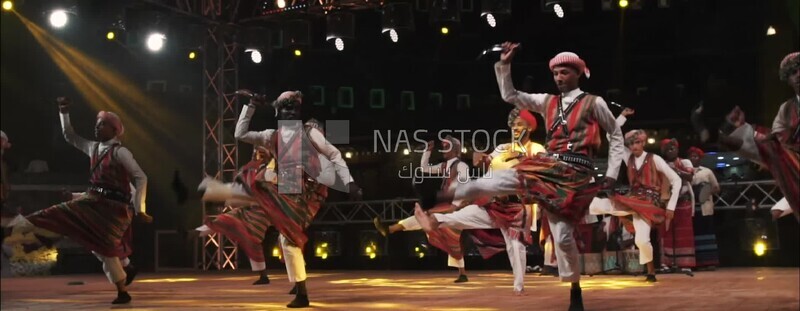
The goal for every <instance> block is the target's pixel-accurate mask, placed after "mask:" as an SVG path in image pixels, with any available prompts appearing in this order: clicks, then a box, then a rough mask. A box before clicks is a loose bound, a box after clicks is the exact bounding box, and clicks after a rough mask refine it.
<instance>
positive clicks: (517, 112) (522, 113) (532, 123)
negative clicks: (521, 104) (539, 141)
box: [508, 108, 537, 131]
mask: <svg viewBox="0 0 800 311" xmlns="http://www.w3.org/2000/svg"><path fill="white" fill-rule="evenodd" d="M517 117H519V118H520V119H522V120H524V121H525V122H527V123H528V127H529V128H531V131H535V130H536V125H537V122H536V117H534V116H533V114H532V113H531V112H530V111H528V109H520V108H514V109H513V110H511V112H510V113H509V114H508V127H511V126H512V125H514V119H516V118H517Z"/></svg>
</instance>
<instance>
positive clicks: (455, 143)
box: [442, 135, 461, 151]
mask: <svg viewBox="0 0 800 311" xmlns="http://www.w3.org/2000/svg"><path fill="white" fill-rule="evenodd" d="M442 142H447V143H449V144H450V148H451V149H450V150H452V149H456V150H458V151H461V141H459V140H458V138H455V137H453V136H450V135H447V136H445V137H444V139H443V140H442Z"/></svg>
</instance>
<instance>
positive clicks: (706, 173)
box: [687, 147, 720, 270]
mask: <svg viewBox="0 0 800 311" xmlns="http://www.w3.org/2000/svg"><path fill="white" fill-rule="evenodd" d="M687 153H688V155H689V161H691V162H692V166H693V167H694V177H693V178H692V186H693V187H697V186H700V187H710V188H708V189H710V192H709V194H716V193H719V191H720V188H719V182H717V177H716V176H714V171H712V170H711V169H709V168H707V167H704V166H700V160H702V159H703V156H705V152H703V150H702V149H700V148H697V147H690V148H689V150H688V151H687ZM700 195H701V194H700V193H695V196H697V198H696V200H695V201H696V202H695V216H694V243H695V255H696V258H697V267H703V268H707V269H710V270H714V269H715V268H716V266H718V265H719V253H718V252H717V236H716V233H715V230H714V196H713V195H712V196H708V198H701V197H699V196H700ZM703 199H705V201H704V202H699V201H700V200H703ZM698 210H699V212H700V215H697V213H698Z"/></svg>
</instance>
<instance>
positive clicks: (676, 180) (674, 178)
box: [622, 148, 681, 211]
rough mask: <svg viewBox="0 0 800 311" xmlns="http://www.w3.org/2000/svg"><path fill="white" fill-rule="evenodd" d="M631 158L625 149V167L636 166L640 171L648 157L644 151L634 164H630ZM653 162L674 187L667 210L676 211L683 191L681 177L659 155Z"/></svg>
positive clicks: (671, 190)
mask: <svg viewBox="0 0 800 311" xmlns="http://www.w3.org/2000/svg"><path fill="white" fill-rule="evenodd" d="M630 156H631V152H630V150H629V149H628V148H625V157H624V158H622V160H623V161H625V165H628V166H630V165H634V168H635V169H637V170H638V169H639V168H641V167H642V165H644V159H645V158H646V156H647V151H643V152H642V154H641V155H639V156H638V157H635V158H634V159H633V162H634V163H628V161H629V159H630ZM652 160H653V165H655V166H656V170H657V171H658V172H659V173H661V174H664V176H666V177H667V180H669V183H670V186H672V187H671V188H670V194H669V201H667V209H668V210H670V211H674V210H675V206H676V205H677V204H678V196H679V195H680V191H681V177H680V176H678V173H675V170H673V169H672V167H670V166H669V164H667V162H666V161H664V159H663V158H661V157H660V156H658V155H657V154H653V157H652Z"/></svg>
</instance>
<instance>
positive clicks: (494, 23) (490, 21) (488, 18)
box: [486, 13, 497, 28]
mask: <svg viewBox="0 0 800 311" xmlns="http://www.w3.org/2000/svg"><path fill="white" fill-rule="evenodd" d="M486 23H488V24H489V27H492V28H494V27H496V26H497V20H495V19H494V14H492V13H489V14H486Z"/></svg>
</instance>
